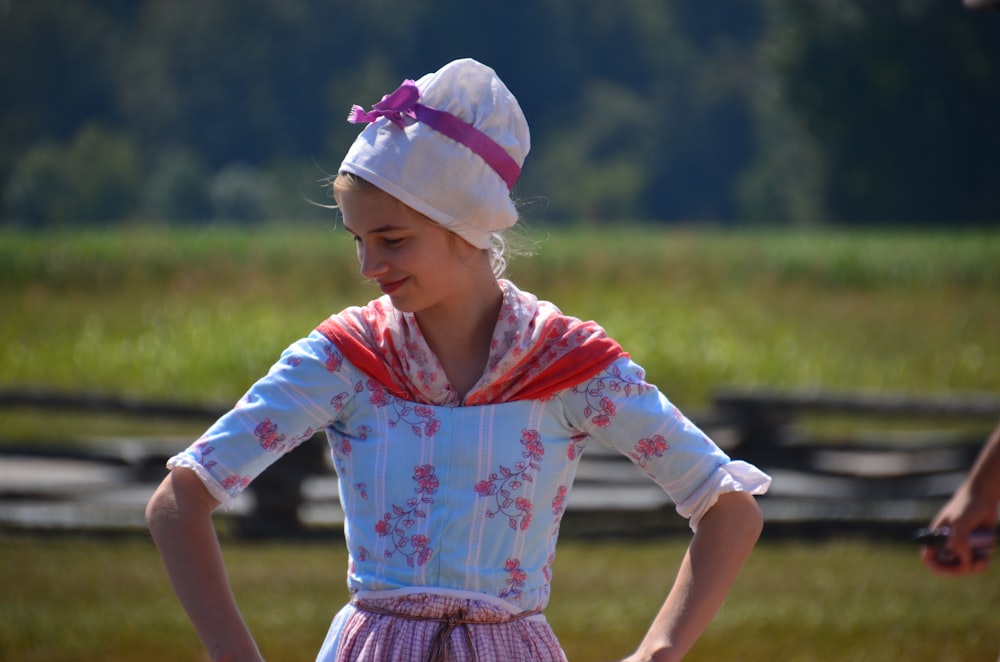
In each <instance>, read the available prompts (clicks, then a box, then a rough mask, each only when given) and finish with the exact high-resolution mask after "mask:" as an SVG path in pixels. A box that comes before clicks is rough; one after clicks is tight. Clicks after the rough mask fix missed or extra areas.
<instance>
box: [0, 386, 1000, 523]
mask: <svg viewBox="0 0 1000 662" xmlns="http://www.w3.org/2000/svg"><path fill="white" fill-rule="evenodd" d="M28 409H33V410H38V411H40V412H45V413H49V412H71V413H74V414H76V415H81V416H87V415H92V414H102V415H108V414H110V415H115V416H121V417H132V418H140V419H146V418H157V419H171V420H178V421H191V422H204V423H205V424H208V423H210V422H211V421H213V420H214V419H215V418H217V417H218V416H219V415H220V414H222V413H224V412H225V411H226V409H228V407H222V406H211V405H204V404H189V403H165V402H158V401H145V400H141V399H134V398H125V397H117V396H108V395H96V394H70V393H59V392H47V391H40V390H0V416H2V414H3V412H4V411H11V410H14V411H25V410H28ZM817 417H819V418H822V417H836V418H837V419H838V420H839V421H840V426H839V430H840V431H839V432H838V433H837V435H834V436H832V437H830V436H826V437H822V436H816V435H815V434H813V433H810V432H809V431H808V430H807V428H806V427H804V426H803V422H804V421H805V420H806V419H807V418H813V419H815V418H817ZM693 418H694V420H695V422H696V423H698V424H699V425H700V426H701V427H702V428H703V429H705V431H706V432H708V433H709V435H710V436H712V437H713V438H714V439H715V440H716V441H717V442H718V443H719V444H720V445H721V446H722V447H723V448H724V449H725V450H726V451H727V452H729V453H730V454H731V455H732V456H734V457H739V458H741V459H745V460H747V461H749V462H752V463H754V464H756V465H757V466H759V467H761V468H762V469H763V470H764V471H767V472H768V473H770V474H771V475H772V477H773V478H774V484H773V486H772V488H771V491H770V493H769V494H768V495H767V496H765V497H762V498H761V505H762V507H763V508H764V511H765V517H766V518H767V520H768V521H769V525H768V528H769V529H772V528H774V527H776V526H777V527H779V528H782V527H783V528H784V529H785V530H789V531H792V532H799V533H809V532H816V531H828V532H829V531H833V532H836V531H842V530H844V529H845V528H847V527H851V528H858V527H864V528H866V529H868V530H869V531H872V530H874V531H878V530H886V529H887V527H892V526H895V525H900V526H911V525H916V524H918V523H923V522H926V521H927V519H929V518H930V517H931V516H932V515H933V513H934V512H935V511H936V509H937V508H938V507H939V506H940V504H941V503H942V502H943V500H944V499H946V498H947V497H948V496H949V495H950V494H951V492H952V491H953V490H954V489H955V487H957V485H958V484H959V482H960V481H961V479H962V477H963V476H964V474H965V472H966V470H967V469H968V467H969V466H970V465H971V463H972V461H973V459H974V457H975V455H976V453H977V452H978V450H979V448H980V446H981V444H982V442H983V441H984V439H985V436H986V433H987V432H988V431H989V429H990V428H991V427H992V426H993V425H995V424H996V422H997V421H998V420H1000V398H996V397H993V396H988V395H982V396H970V397H961V398H954V397H951V398H930V397H914V396H895V395H877V394H876V395H869V394H857V393H831V392H820V391H813V392H776V391H761V390H735V389H725V390H720V391H718V392H717V393H716V394H715V396H714V399H713V402H712V408H711V409H710V410H709V411H708V412H706V413H704V414H703V415H701V416H697V415H696V416H693ZM900 419H903V420H906V421H909V422H910V423H911V424H910V425H909V426H907V429H904V430H898V429H897V430H893V429H892V428H891V427H890V428H888V429H887V428H886V427H885V426H884V425H882V424H884V423H885V422H886V421H893V420H896V421H898V420H900ZM845 420H846V421H847V423H846V428H845V423H844V421H845ZM913 422H921V424H920V425H913ZM873 424H874V427H875V428H877V429H874V430H871V428H872V427H873ZM2 428H3V426H2V425H0V430H2ZM845 430H846V431H845ZM186 444H187V442H186V441H185V442H183V443H179V442H165V441H163V440H156V439H150V438H118V439H115V440H113V441H106V442H103V443H101V444H98V445H93V444H82V443H80V441H79V440H61V441H59V442H53V443H51V444H48V443H45V444H39V443H37V442H33V443H31V444H27V443H18V442H16V441H12V440H7V441H3V440H0V527H3V528H8V529H50V530H51V529H56V530H130V529H141V528H143V527H144V523H143V516H142V513H143V507H144V505H145V502H146V500H147V499H148V497H149V495H150V494H151V493H152V490H153V488H154V487H155V485H156V484H157V483H158V482H159V480H161V479H162V477H163V476H164V475H165V473H166V469H165V468H164V463H165V461H166V459H167V458H168V457H169V456H170V455H172V454H173V453H174V452H176V451H178V450H180V448H181V447H183V446H184V445H186ZM336 481H337V478H336V474H335V472H334V470H333V466H332V463H331V462H330V456H329V452H328V450H327V447H326V442H325V439H324V437H323V435H322V434H318V435H316V436H314V437H313V438H311V439H309V440H307V441H306V442H305V443H303V444H302V445H301V446H299V447H298V448H296V449H295V450H293V451H292V452H291V453H289V455H288V456H287V457H285V458H283V459H282V460H281V461H280V462H278V463H276V464H275V465H273V466H272V467H271V468H269V469H268V470H267V471H265V472H264V473H263V474H262V475H261V476H259V477H258V478H257V479H256V480H255V481H254V482H253V483H252V484H251V487H250V489H249V490H248V491H247V493H246V494H245V495H243V496H242V497H241V498H240V499H239V501H238V502H237V505H236V507H235V508H234V509H233V510H231V511H229V512H228V513H227V514H226V515H225V517H227V518H229V519H230V520H231V521H232V525H233V530H234V531H235V532H236V533H237V534H238V535H241V536H246V537H271V536H282V537H288V536H303V535H325V534H330V533H339V531H340V527H341V525H342V523H343V513H342V511H341V510H340V505H339V500H338V497H337V489H336V485H337V483H336ZM562 528H563V531H564V532H565V533H567V534H569V535H573V534H581V535H601V534H611V535H622V534H634V533H649V532H653V531H662V530H671V529H683V528H685V523H684V522H683V521H682V520H681V519H680V518H679V517H678V516H677V515H676V514H675V513H674V512H673V505H672V504H671V502H670V500H669V498H668V497H667V496H666V495H665V494H664V493H663V492H662V491H661V490H660V489H659V488H658V487H657V486H656V485H654V484H653V483H652V482H650V481H649V479H648V478H646V477H645V475H643V474H642V473H641V472H640V471H639V470H638V469H636V468H635V467H633V466H632V464H631V463H630V462H629V461H628V460H627V459H626V458H625V457H624V456H621V455H618V454H615V453H612V452H610V451H607V450H605V449H603V448H602V447H600V446H599V445H597V444H593V445H591V447H589V448H588V449H587V450H586V451H585V452H584V454H583V459H582V460H581V464H580V467H579V471H578V474H577V481H576V484H575V486H574V490H573V492H572V496H571V498H570V501H569V503H568V505H567V513H566V518H565V520H564V523H563V527H562Z"/></svg>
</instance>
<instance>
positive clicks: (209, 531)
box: [146, 467, 263, 662]
mask: <svg viewBox="0 0 1000 662" xmlns="http://www.w3.org/2000/svg"><path fill="white" fill-rule="evenodd" d="M218 506H219V502H218V501H217V500H216V499H215V498H214V497H213V496H212V495H211V494H210V493H209V492H208V490H207V489H206V488H205V486H204V484H202V482H201V479H200V478H198V476H197V475H196V474H195V473H194V472H193V471H191V470H190V469H186V468H183V467H177V468H175V469H173V470H172V471H171V472H170V473H169V474H167V477H166V478H164V479H163V482H162V483H160V486H159V487H158V488H157V490H156V492H155V493H154V494H153V496H152V497H151V498H150V500H149V503H148V504H147V506H146V522H147V524H148V525H149V531H150V533H151V534H152V536H153V541H154V542H155V543H156V546H157V548H158V549H159V551H160V556H161V557H162V559H163V564H164V566H165V567H166V570H167V575H168V576H169V578H170V583H171V585H172V586H173V589H174V592H175V593H176V594H177V597H178V598H179V599H180V602H181V605H182V606H183V607H184V611H185V612H187V615H188V618H189V619H190V620H191V623H192V625H194V628H195V631H197V633H198V636H199V637H200V639H201V642H202V644H203V645H204V646H205V649H206V651H207V652H208V654H209V655H210V656H211V659H212V660H216V661H220V662H222V661H225V662H230V661H232V662H236V661H240V662H242V661H243V660H253V661H255V662H256V661H260V660H263V657H262V656H261V654H260V651H259V650H258V649H257V644H256V642H254V639H253V636H252V635H251V634H250V630H249V629H248V628H247V625H246V623H245V621H244V620H243V616H242V615H241V614H240V611H239V608H238V607H237V605H236V599H235V597H234V596H233V592H232V588H231V587H230V584H229V579H228V577H227V575H226V570H225V566H224V564H223V560H222V549H221V548H220V546H219V539H218V536H217V535H216V531H215V526H214V525H213V523H212V513H213V512H214V511H215V509H216V508H218Z"/></svg>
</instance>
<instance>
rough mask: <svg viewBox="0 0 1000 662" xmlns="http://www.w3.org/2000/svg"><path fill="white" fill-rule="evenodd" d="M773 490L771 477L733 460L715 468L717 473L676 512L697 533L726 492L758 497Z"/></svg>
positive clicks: (706, 480) (753, 467) (678, 507)
mask: <svg viewBox="0 0 1000 662" xmlns="http://www.w3.org/2000/svg"><path fill="white" fill-rule="evenodd" d="M769 487H771V477H770V476H768V475H767V474H766V473H764V472H763V471H761V470H760V469H758V468H757V467H755V466H754V465H752V464H750V463H749V462H743V461H742V460H733V461H731V462H727V463H725V464H720V465H718V466H716V468H715V471H714V472H713V473H712V475H710V476H709V477H708V478H706V479H705V481H704V482H703V483H702V484H701V485H700V486H699V487H698V489H696V490H695V491H694V492H693V493H691V495H690V496H689V497H688V498H687V499H685V500H684V501H683V502H681V503H678V504H677V512H678V513H679V514H680V515H681V516H682V517H686V518H687V519H688V526H690V527H691V530H692V531H697V530H698V523H699V522H700V521H701V518H702V517H704V515H705V513H707V512H708V511H709V509H710V508H711V507H712V506H714V505H715V502H716V501H718V500H719V495H720V494H725V493H726V492H748V493H750V494H753V495H754V496H758V495H761V494H764V493H765V492H767V490H768V488H769Z"/></svg>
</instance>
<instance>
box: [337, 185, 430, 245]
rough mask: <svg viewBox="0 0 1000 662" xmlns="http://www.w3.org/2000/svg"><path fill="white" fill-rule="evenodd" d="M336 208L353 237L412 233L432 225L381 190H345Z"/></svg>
mask: <svg viewBox="0 0 1000 662" xmlns="http://www.w3.org/2000/svg"><path fill="white" fill-rule="evenodd" d="M338 206H339V208H340V213H341V216H342V218H343V224H344V228H345V229H347V231H348V232H351V233H353V234H372V233H381V232H392V231H394V230H414V229H419V228H423V227H425V226H428V225H434V223H433V222H432V221H430V220H429V219H428V218H427V217H425V216H424V215H423V214H421V213H419V212H417V211H415V210H414V209H411V208H410V207H407V206H406V205H404V204H403V203H402V202H400V201H399V200H397V199H396V198H394V197H392V196H391V195H389V194H387V193H383V192H382V191H344V192H343V193H342V194H341V199H340V204H339V205H338Z"/></svg>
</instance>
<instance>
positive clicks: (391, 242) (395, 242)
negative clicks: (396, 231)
mask: <svg viewBox="0 0 1000 662" xmlns="http://www.w3.org/2000/svg"><path fill="white" fill-rule="evenodd" d="M403 241H404V239H402V238H397V237H385V238H384V239H383V240H382V242H383V243H384V244H385V245H386V246H387V247H389V248H394V247H396V246H399V245H400V244H402V243H403Z"/></svg>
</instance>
